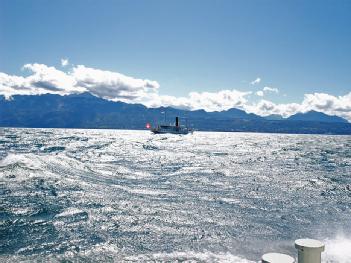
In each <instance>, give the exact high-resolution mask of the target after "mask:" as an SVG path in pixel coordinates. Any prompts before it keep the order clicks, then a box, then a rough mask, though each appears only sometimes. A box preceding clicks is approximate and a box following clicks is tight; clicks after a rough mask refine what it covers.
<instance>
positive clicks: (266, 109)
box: [0, 64, 351, 121]
mask: <svg viewBox="0 0 351 263" xmlns="http://www.w3.org/2000/svg"><path fill="white" fill-rule="evenodd" d="M23 70H28V71H29V72H30V75H29V76H27V77H22V76H13V75H8V74H6V73H2V72H0V95H4V96H5V97H6V98H11V96H13V95H40V94H46V93H51V94H58V95H68V94H74V93H82V92H90V93H91V94H93V95H95V96H98V97H101V98H104V99H108V100H112V101H124V102H127V103H141V104H144V105H146V106H148V107H158V106H172V107H176V108H182V109H189V110H197V109H204V110H206V111H221V110H227V109H230V108H239V109H244V110H246V111H247V112H252V113H256V114H258V115H261V116H266V115H269V114H280V115H282V116H284V117H288V116H290V115H292V114H295V113H297V112H307V111H310V110H316V111H321V112H324V113H326V114H330V115H337V116H340V117H344V118H346V119H348V120H349V121H351V92H350V93H348V94H346V95H344V96H333V95H330V94H326V93H313V94H305V95H304V99H303V101H302V102H301V103H287V104H276V103H273V102H271V101H268V100H264V99H262V100H260V101H259V102H258V103H252V102H250V101H249V100H248V98H249V95H250V94H251V92H245V91H239V90H236V89H232V90H220V91H218V92H190V93H189V94H188V95H187V96H184V97H174V96H167V95H159V87H160V85H159V83H158V82H157V81H154V80H148V79H139V78H134V77H129V76H126V75H123V74H121V73H118V72H112V71H105V70H100V69H94V68H89V67H86V66H83V65H78V66H74V67H73V68H72V69H71V70H70V71H68V72H65V71H61V70H58V69H56V68H55V67H49V66H46V65H43V64H26V65H24V66H23ZM266 92H275V93H278V92H279V90H278V89H276V88H271V87H264V88H263V90H260V91H257V92H256V95H258V96H260V97H262V96H263V95H264V94H265V93H266Z"/></svg>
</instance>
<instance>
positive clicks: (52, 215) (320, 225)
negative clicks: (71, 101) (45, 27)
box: [0, 129, 351, 262]
mask: <svg viewBox="0 0 351 263" xmlns="http://www.w3.org/2000/svg"><path fill="white" fill-rule="evenodd" d="M0 180H1V181H0V193H1V194H0V198H1V200H0V260H1V261H8V262H14V261H53V262H55V261H59V262H61V261H65V260H68V261H86V262H94V261H115V262H123V261H124V262H143V261H144V262H150V261H151V262H153V261H158V262H163V261H168V262H174V261H176V260H179V261H182V260H190V262H254V261H257V260H258V259H259V258H260V256H261V255H262V254H263V253H265V252H270V251H272V250H274V251H280V252H285V253H288V254H291V255H295V249H294V248H293V241H294V240H295V239H297V238H302V237H311V238H317V239H320V240H323V241H324V242H325V243H326V253H324V262H351V256H350V253H349V248H350V247H351V239H350V238H349V237H350V236H351V137H350V136H316V135H278V134H249V133H246V134H245V133H205V132H196V133H194V134H193V135H186V136H177V135H161V136H160V135H151V134H150V133H149V132H145V131H112V130H65V129H2V130H0ZM191 260H192V261H191Z"/></svg>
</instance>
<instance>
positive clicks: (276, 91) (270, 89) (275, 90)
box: [263, 86, 279, 93]
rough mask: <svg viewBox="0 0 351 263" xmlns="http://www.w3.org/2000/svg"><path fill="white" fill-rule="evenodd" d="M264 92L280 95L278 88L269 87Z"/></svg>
mask: <svg viewBox="0 0 351 263" xmlns="http://www.w3.org/2000/svg"><path fill="white" fill-rule="evenodd" d="M263 91H266V92H274V93H279V90H278V89H277V88H271V87H267V86H266V87H264V88H263Z"/></svg>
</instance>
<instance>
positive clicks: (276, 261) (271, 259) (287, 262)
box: [262, 253, 295, 263]
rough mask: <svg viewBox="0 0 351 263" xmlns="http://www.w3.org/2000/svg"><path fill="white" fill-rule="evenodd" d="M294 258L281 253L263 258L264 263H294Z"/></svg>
mask: <svg viewBox="0 0 351 263" xmlns="http://www.w3.org/2000/svg"><path fill="white" fill-rule="evenodd" d="M294 262H295V260H294V258H293V257H290V256H288V255H285V254H280V253H267V254H264V255H263V256H262V263H294Z"/></svg>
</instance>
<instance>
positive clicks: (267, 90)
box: [256, 86, 279, 97]
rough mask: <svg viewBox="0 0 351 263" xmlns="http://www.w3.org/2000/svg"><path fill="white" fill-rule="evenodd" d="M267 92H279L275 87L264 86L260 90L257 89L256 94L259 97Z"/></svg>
mask: <svg viewBox="0 0 351 263" xmlns="http://www.w3.org/2000/svg"><path fill="white" fill-rule="evenodd" d="M268 92H274V93H279V90H278V89H277V88H271V87H267V86H266V87H264V88H263V89H262V90H259V91H257V92H256V95H257V96H259V97H263V96H264V95H265V94H266V93H268Z"/></svg>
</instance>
